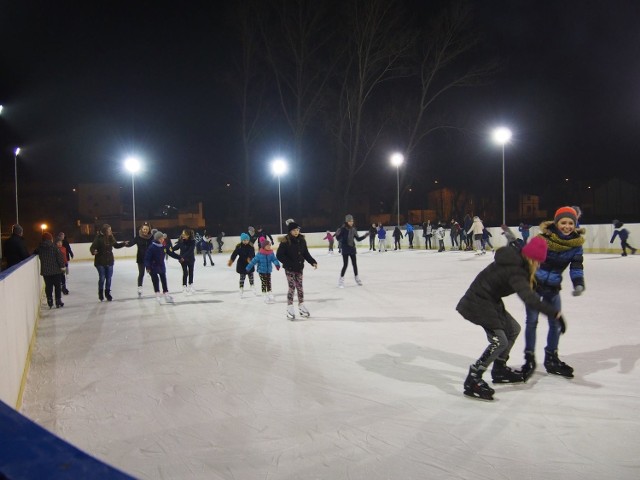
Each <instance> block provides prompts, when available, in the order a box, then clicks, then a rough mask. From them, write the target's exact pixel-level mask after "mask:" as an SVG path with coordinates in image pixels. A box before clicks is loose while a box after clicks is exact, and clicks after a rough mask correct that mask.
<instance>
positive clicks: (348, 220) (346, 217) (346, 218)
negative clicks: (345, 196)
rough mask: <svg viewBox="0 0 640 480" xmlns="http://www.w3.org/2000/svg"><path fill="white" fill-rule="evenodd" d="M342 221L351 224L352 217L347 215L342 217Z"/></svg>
mask: <svg viewBox="0 0 640 480" xmlns="http://www.w3.org/2000/svg"><path fill="white" fill-rule="evenodd" d="M344 221H345V222H353V215H351V214H350V213H348V214H347V215H345V216H344Z"/></svg>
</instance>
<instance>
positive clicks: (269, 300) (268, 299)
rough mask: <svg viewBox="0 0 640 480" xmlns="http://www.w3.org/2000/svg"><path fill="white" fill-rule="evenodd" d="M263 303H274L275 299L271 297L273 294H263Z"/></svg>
mask: <svg viewBox="0 0 640 480" xmlns="http://www.w3.org/2000/svg"><path fill="white" fill-rule="evenodd" d="M264 303H268V304H271V303H276V299H275V297H274V296H273V293H271V292H268V293H266V294H265V297H264Z"/></svg>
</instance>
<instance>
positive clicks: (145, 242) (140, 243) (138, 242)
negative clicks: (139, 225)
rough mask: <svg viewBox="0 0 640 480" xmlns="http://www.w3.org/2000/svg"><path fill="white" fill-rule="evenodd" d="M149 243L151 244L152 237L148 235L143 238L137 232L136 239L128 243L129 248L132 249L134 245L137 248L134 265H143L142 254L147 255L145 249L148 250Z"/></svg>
mask: <svg viewBox="0 0 640 480" xmlns="http://www.w3.org/2000/svg"><path fill="white" fill-rule="evenodd" d="M151 243H153V235H151V234H150V233H149V234H148V236H143V235H142V233H140V232H138V235H136V238H134V239H133V241H132V242H131V243H129V246H130V247H133V246H134V245H135V246H136V247H138V251H137V252H136V263H144V254H145V253H147V248H149V245H151Z"/></svg>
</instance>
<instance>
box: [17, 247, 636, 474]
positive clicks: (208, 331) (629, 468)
mask: <svg viewBox="0 0 640 480" xmlns="http://www.w3.org/2000/svg"><path fill="white" fill-rule="evenodd" d="M359 252H360V253H359V254H358V263H359V267H360V277H361V278H362V280H363V282H364V286H361V287H359V286H357V285H356V284H355V282H354V280H353V273H352V271H351V267H349V270H348V272H347V275H346V288H344V289H338V288H337V280H338V273H339V270H340V267H341V265H342V258H341V257H340V256H338V255H334V256H329V255H327V253H326V251H325V250H320V249H314V250H312V254H313V255H314V256H315V258H316V259H317V260H318V263H319V268H318V270H314V269H313V268H311V267H310V266H308V265H307V267H306V268H305V274H304V289H305V304H306V305H307V306H308V308H309V310H310V311H311V318H309V319H304V320H300V319H296V321H294V322H292V321H289V320H287V318H286V316H285V307H286V290H287V289H286V281H285V277H284V272H283V271H280V272H275V271H274V275H273V277H274V293H275V295H276V303H275V304H273V305H266V304H265V303H264V302H263V298H262V297H257V296H253V295H247V294H245V296H246V298H242V299H241V298H239V295H238V275H237V274H236V273H235V268H229V267H227V266H226V260H227V259H228V255H222V254H220V255H215V257H214V261H215V263H216V265H215V267H210V266H207V267H206V268H204V267H202V263H201V262H196V272H195V283H194V285H195V287H196V290H197V291H196V293H195V294H194V295H192V296H187V295H185V294H182V293H176V294H175V297H174V298H175V300H176V302H175V304H174V305H159V304H158V303H157V302H156V301H155V299H154V297H153V294H152V289H151V282H150V279H149V278H148V277H147V278H145V285H144V293H145V294H144V297H143V298H142V299H138V298H137V295H136V275H137V267H136V265H135V263H134V260H133V259H131V260H129V259H127V260H117V261H116V265H115V273H114V278H113V287H112V292H113V296H114V301H113V302H106V301H105V302H103V303H100V302H98V298H97V291H96V290H97V273H96V271H95V269H94V267H93V266H92V264H91V263H88V262H85V263H73V262H72V264H71V275H70V276H69V277H68V288H69V290H70V291H71V294H70V295H69V296H66V297H64V299H63V300H64V301H65V306H64V308H63V309H58V310H56V309H53V310H48V309H47V307H46V306H44V307H43V310H42V316H41V319H40V322H39V327H38V332H37V343H36V348H35V351H34V354H33V358H32V363H31V369H30V373H29V377H28V382H27V386H26V391H25V395H24V402H23V408H22V413H23V414H25V415H27V416H28V417H29V418H31V419H33V420H35V421H37V422H38V423H39V424H40V425H42V426H44V427H45V428H47V429H49V430H50V431H52V432H54V433H56V434H58V435H59V436H61V437H62V438H64V439H66V440H68V441H70V442H72V443H73V444H75V445H76V446H78V447H79V448H81V449H83V450H85V451H86V452H88V453H90V454H92V455H95V456H96V457H98V458H100V459H101V460H103V461H105V462H108V463H109V464H111V465H113V466H115V467H117V468H120V469H122V470H124V471H125V472H127V473H129V474H131V475H133V476H136V477H139V478H147V479H181V478H197V479H229V480H231V479H235V480H237V479H241V480H247V479H251V480H252V479H350V480H359V479H360V480H376V479H400V480H406V479H469V480H482V479H487V480H489V479H518V480H522V479H545V480H553V479H562V480H572V479H576V480H577V479H579V480H584V479H634V480H636V479H638V478H640V459H639V456H640V402H639V400H640V369H639V368H638V365H637V364H638V359H639V357H640V328H639V326H638V322H639V320H638V319H639V318H640V317H639V314H638V312H639V311H640V296H639V295H638V286H639V285H640V282H639V271H640V269H639V267H640V255H638V256H629V257H627V258H622V257H620V256H617V255H603V254H601V255H586V258H585V278H586V285H587V290H586V292H585V293H584V295H583V296H581V297H572V296H571V294H570V290H571V288H570V282H569V281H568V279H567V278H565V282H564V283H565V290H563V295H562V299H563V311H564V313H565V316H566V318H567V322H568V332H567V334H566V335H564V336H563V337H562V338H561V342H560V358H561V359H562V360H564V361H565V362H567V363H568V364H569V365H571V366H573V367H574V368H575V373H576V376H575V378H574V379H571V380H568V379H565V378H561V377H558V376H552V375H548V374H547V373H546V372H545V371H544V368H543V367H542V365H541V363H542V359H543V348H544V346H545V339H546V334H547V323H546V318H545V317H543V316H541V323H540V325H539V326H538V345H537V349H536V354H537V359H538V363H539V366H538V370H537V371H536V374H535V375H534V376H533V378H532V379H531V380H530V381H529V382H528V383H527V384H518V385H498V386H494V387H495V389H496V394H495V398H496V400H495V401H493V402H483V401H479V400H474V399H470V398H468V397H465V396H464V395H463V394H462V383H463V380H464V378H465V376H466V373H467V369H468V366H469V364H471V363H472V362H473V361H474V360H475V359H476V358H477V357H478V356H479V355H480V354H481V353H482V351H483V350H484V348H485V346H486V337H485V334H484V331H483V330H482V329H481V328H480V327H477V326H475V325H473V324H471V323H469V322H468V321H466V320H464V319H463V318H462V317H461V316H460V315H459V314H458V313H457V312H456V311H455V305H456V303H457V301H458V300H459V298H460V297H461V296H462V294H463V293H464V292H465V290H466V288H467V287H468V286H469V284H470V282H471V281H472V279H473V278H474V277H475V275H476V274H477V273H478V272H479V271H480V270H481V269H482V268H483V267H485V266H486V265H487V264H488V263H490V262H491V261H492V258H493V255H492V254H488V255H485V256H474V255H473V254H472V253H468V252H466V253H465V252H446V253H435V251H428V252H427V251H424V250H402V251H401V252H387V253H377V252H376V253H370V252H368V251H366V248H364V247H360V250H359ZM181 277H182V272H181V269H180V267H179V265H178V263H177V262H176V261H174V260H170V261H169V287H170V289H171V290H172V291H173V292H178V291H179V290H180V288H179V287H180V285H181ZM256 280H257V279H256ZM247 286H248V281H247ZM296 303H297V302H296ZM506 304H507V308H508V309H509V310H510V311H511V312H512V314H513V315H514V316H515V317H516V318H518V319H519V320H521V323H522V325H523V333H524V307H523V304H522V303H521V302H520V300H519V299H518V298H517V297H515V296H511V297H509V298H508V299H507V300H506ZM522 351H523V340H522V335H521V337H520V338H519V339H518V341H517V343H516V345H515V347H514V349H513V351H512V355H511V360H510V364H512V365H513V366H519V365H520V364H521V363H522V360H523V358H522ZM487 377H488V380H490V375H487Z"/></svg>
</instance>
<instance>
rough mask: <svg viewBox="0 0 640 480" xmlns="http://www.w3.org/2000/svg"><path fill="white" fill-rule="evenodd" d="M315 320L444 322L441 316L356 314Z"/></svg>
mask: <svg viewBox="0 0 640 480" xmlns="http://www.w3.org/2000/svg"><path fill="white" fill-rule="evenodd" d="M314 319H315V320H322V321H325V322H349V323H403V324H404V323H437V322H442V321H443V320H442V319H441V318H437V319H430V318H425V317H418V316H416V317H407V316H404V317H400V318H398V317H389V316H386V317H373V316H371V317H354V316H348V317H337V316H335V315H332V316H330V317H329V316H325V317H322V318H320V317H318V316H316V317H315V318H314Z"/></svg>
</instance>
